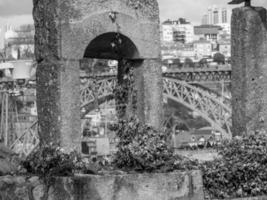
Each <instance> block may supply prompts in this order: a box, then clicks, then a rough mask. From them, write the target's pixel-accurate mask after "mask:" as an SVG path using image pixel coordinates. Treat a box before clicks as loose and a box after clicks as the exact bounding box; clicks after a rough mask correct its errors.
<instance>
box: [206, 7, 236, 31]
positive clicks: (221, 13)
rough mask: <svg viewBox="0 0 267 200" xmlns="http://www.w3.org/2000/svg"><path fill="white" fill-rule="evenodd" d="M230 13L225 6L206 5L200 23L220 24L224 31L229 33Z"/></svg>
mask: <svg viewBox="0 0 267 200" xmlns="http://www.w3.org/2000/svg"><path fill="white" fill-rule="evenodd" d="M231 15H232V11H231V10H230V9H227V8H225V7H218V6H211V7H208V9H207V12H206V13H205V14H204V15H203V17H202V25H207V24H209V25H218V26H221V27H222V28H223V30H224V31H225V32H226V33H228V34H230V33H231V26H230V24H231Z"/></svg>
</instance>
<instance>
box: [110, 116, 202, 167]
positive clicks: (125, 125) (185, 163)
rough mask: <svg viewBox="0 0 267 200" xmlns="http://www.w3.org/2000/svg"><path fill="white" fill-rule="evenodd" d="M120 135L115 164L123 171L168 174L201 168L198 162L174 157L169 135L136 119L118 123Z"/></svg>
mask: <svg viewBox="0 0 267 200" xmlns="http://www.w3.org/2000/svg"><path fill="white" fill-rule="evenodd" d="M117 136H118V137H119V143H118V145H117V150H118V151H117V152H116V154H115V157H114V161H113V163H114V165H115V166H116V167H118V168H120V169H124V170H127V171H128V170H133V171H141V172H168V171H173V170H179V169H180V170H181V169H193V168H194V167H195V166H198V163H197V162H196V161H191V160H189V159H185V158H183V157H181V156H178V155H174V152H173V149H172V148H171V147H170V145H169V142H168V139H169V137H170V136H169V135H168V134H166V133H165V132H159V131H156V130H154V129H153V128H152V127H150V126H148V125H145V124H143V123H141V122H140V121H139V120H138V119H137V118H135V117H132V118H130V119H129V120H121V121H120V122H119V123H118V127H117Z"/></svg>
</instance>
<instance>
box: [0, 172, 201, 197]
mask: <svg viewBox="0 0 267 200" xmlns="http://www.w3.org/2000/svg"><path fill="white" fill-rule="evenodd" d="M45 189H46V187H45V185H44V184H43V183H42V181H41V180H39V178H37V177H31V178H26V177H22V176H21V177H12V176H4V177H0V199H23V200H40V199H42V197H43V196H44V195H45ZM48 199H49V200H63V199H64V200H76V199H79V200H80V199H86V200H126V199H127V200H181V199H183V200H189V199H190V200H202V199H204V194H203V184H202V174H201V172H200V171H191V172H172V173H165V174H163V173H158V174H155V173H153V174H147V173H145V174H125V175H106V176H94V175H77V176H74V177H57V178H55V182H54V184H52V185H51V187H50V188H49V192H48Z"/></svg>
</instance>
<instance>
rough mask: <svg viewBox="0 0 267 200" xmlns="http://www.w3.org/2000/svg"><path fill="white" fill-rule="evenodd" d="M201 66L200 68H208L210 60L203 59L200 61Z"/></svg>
mask: <svg viewBox="0 0 267 200" xmlns="http://www.w3.org/2000/svg"><path fill="white" fill-rule="evenodd" d="M199 66H200V67H207V66H208V60H207V58H202V59H201V60H200V61H199Z"/></svg>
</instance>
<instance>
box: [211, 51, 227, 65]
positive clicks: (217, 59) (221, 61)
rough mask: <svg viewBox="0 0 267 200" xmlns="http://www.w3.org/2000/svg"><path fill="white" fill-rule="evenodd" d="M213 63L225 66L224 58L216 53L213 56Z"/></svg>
mask: <svg viewBox="0 0 267 200" xmlns="http://www.w3.org/2000/svg"><path fill="white" fill-rule="evenodd" d="M213 61H214V62H216V63H218V64H225V56H224V55H223V54H221V53H216V54H214V56H213Z"/></svg>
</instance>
